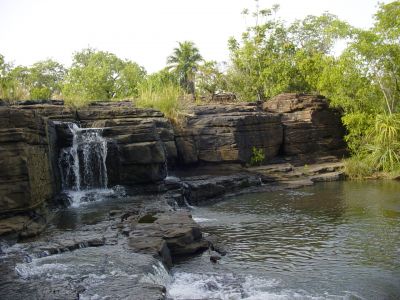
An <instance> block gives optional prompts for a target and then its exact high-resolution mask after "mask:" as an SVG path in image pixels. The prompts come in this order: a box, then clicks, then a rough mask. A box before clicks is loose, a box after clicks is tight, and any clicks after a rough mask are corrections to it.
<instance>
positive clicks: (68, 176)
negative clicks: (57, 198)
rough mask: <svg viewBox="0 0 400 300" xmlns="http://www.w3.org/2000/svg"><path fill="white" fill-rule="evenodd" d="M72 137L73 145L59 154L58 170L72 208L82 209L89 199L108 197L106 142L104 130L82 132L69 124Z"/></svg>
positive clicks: (84, 129) (83, 129)
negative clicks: (98, 195)
mask: <svg viewBox="0 0 400 300" xmlns="http://www.w3.org/2000/svg"><path fill="white" fill-rule="evenodd" d="M68 127H69V129H70V131H71V133H72V136H73V139H72V145H71V146H70V147H65V148H62V149H61V150H60V153H59V160H58V164H59V168H60V173H61V182H62V189H63V190H64V191H65V192H66V193H67V194H68V195H69V196H70V198H71V200H72V205H73V206H79V204H80V203H81V200H83V199H84V198H85V200H86V201H90V199H88V198H90V195H91V194H93V192H94V191H95V192H96V193H97V194H104V193H105V194H108V193H110V192H112V190H108V189H107V185H108V177H107V166H106V159H107V140H106V139H105V138H104V137H103V136H102V131H103V130H102V129H101V128H80V127H78V125H76V124H75V123H68Z"/></svg>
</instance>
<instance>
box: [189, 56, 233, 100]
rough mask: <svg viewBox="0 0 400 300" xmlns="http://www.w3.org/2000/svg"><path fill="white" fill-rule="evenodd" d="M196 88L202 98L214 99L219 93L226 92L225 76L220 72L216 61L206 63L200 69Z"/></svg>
mask: <svg viewBox="0 0 400 300" xmlns="http://www.w3.org/2000/svg"><path fill="white" fill-rule="evenodd" d="M196 88H197V91H198V93H199V94H200V96H202V97H205V98H207V99H212V98H213V96H214V95H215V94H216V93H217V92H218V91H224V90H226V78H225V75H224V74H223V73H222V72H221V71H220V70H219V68H218V64H217V62H216V61H205V62H204V63H203V64H202V65H200V66H199V67H198V72H197V74H196Z"/></svg>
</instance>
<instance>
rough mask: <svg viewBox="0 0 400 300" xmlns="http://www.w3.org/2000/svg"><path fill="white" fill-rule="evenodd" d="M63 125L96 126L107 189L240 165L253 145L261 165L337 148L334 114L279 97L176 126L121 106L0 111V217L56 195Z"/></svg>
mask: <svg viewBox="0 0 400 300" xmlns="http://www.w3.org/2000/svg"><path fill="white" fill-rule="evenodd" d="M66 122H75V123H79V124H80V125H81V127H86V128H89V127H96V128H103V130H102V135H103V137H104V138H106V139H107V161H106V165H107V173H108V174H107V175H108V183H109V185H110V186H112V185H116V184H123V185H134V184H138V183H150V182H157V181H161V180H163V179H164V178H165V176H166V174H167V172H166V171H167V170H166V166H167V165H168V166H169V167H171V166H174V165H178V166H179V165H192V164H197V163H214V164H215V163H225V162H230V163H247V162H249V160H250V158H251V155H252V148H253V147H256V148H258V149H263V150H264V153H265V158H266V162H268V160H270V159H273V158H275V157H277V156H278V155H288V156H293V155H295V156H306V155H309V156H310V155H311V156H315V155H318V154H324V155H326V154H330V155H332V154H334V155H341V154H342V153H343V152H344V149H345V144H344V142H343V135H344V130H343V126H342V125H341V122H340V116H339V115H338V113H337V112H335V111H333V110H330V109H329V108H328V105H327V102H326V100H325V99H324V98H322V97H319V96H310V95H298V94H283V95H280V96H278V97H275V98H274V99H271V100H270V101H268V102H266V103H265V104H264V105H263V107H261V105H256V104H234V105H233V104H224V105H206V106H195V107H193V108H192V112H191V114H190V115H189V116H188V117H187V119H186V121H185V122H184V123H183V124H180V125H179V126H178V125H176V126H172V125H171V123H170V122H169V121H168V120H167V119H166V118H164V117H163V114H162V113H160V112H159V111H156V110H152V109H138V108H135V107H133V106H132V104H131V103H129V102H118V103H97V104H95V105H91V106H89V107H87V108H83V109H77V110H75V109H70V108H66V107H64V106H63V105H60V104H59V103H56V104H49V103H41V104H37V105H17V106H0V216H7V215H10V214H14V213H15V212H21V211H30V210H32V209H35V208H36V207H38V206H40V204H42V203H44V202H46V201H48V200H50V199H51V198H52V197H54V196H55V195H56V194H57V193H58V192H60V190H61V184H60V182H61V180H60V176H61V175H60V170H59V163H58V157H59V152H60V149H62V148H63V147H68V146H71V143H72V139H73V138H72V135H71V131H70V130H69V128H68V126H66V124H67V123H66ZM0 221H1V217H0ZM0 223H1V222H0ZM7 228H8V227H7ZM7 228H5V229H4V228H3V229H2V225H1V224H0V234H1V233H2V232H1V231H2V230H3V232H7V230H8V231H12V230H14V229H12V228H11V229H10V228H8V229H7Z"/></svg>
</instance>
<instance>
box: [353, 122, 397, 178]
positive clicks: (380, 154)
mask: <svg viewBox="0 0 400 300" xmlns="http://www.w3.org/2000/svg"><path fill="white" fill-rule="evenodd" d="M399 141H400V115H398V114H390V115H384V114H380V115H377V116H376V117H375V120H374V121H373V126H371V128H370V129H368V130H366V132H365V134H364V138H363V139H362V142H361V143H360V146H359V148H358V149H357V151H354V152H355V155H354V156H353V157H352V158H350V159H348V160H346V167H345V171H346V173H347V175H348V176H349V177H350V178H352V179H361V178H363V177H367V176H370V175H372V174H373V173H381V174H380V175H381V176H384V177H390V174H393V173H396V172H399V171H400V142H399Z"/></svg>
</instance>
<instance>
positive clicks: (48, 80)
mask: <svg viewBox="0 0 400 300" xmlns="http://www.w3.org/2000/svg"><path fill="white" fill-rule="evenodd" d="M66 72H67V70H66V69H65V68H64V66H63V65H61V64H60V63H58V62H56V61H53V60H50V59H48V60H45V61H39V62H37V63H35V64H34V65H33V66H32V67H31V68H30V69H29V76H28V81H29V93H30V98H31V99H32V100H39V99H51V97H53V96H57V97H59V96H60V94H61V87H62V82H63V80H64V77H65V74H66Z"/></svg>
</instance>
